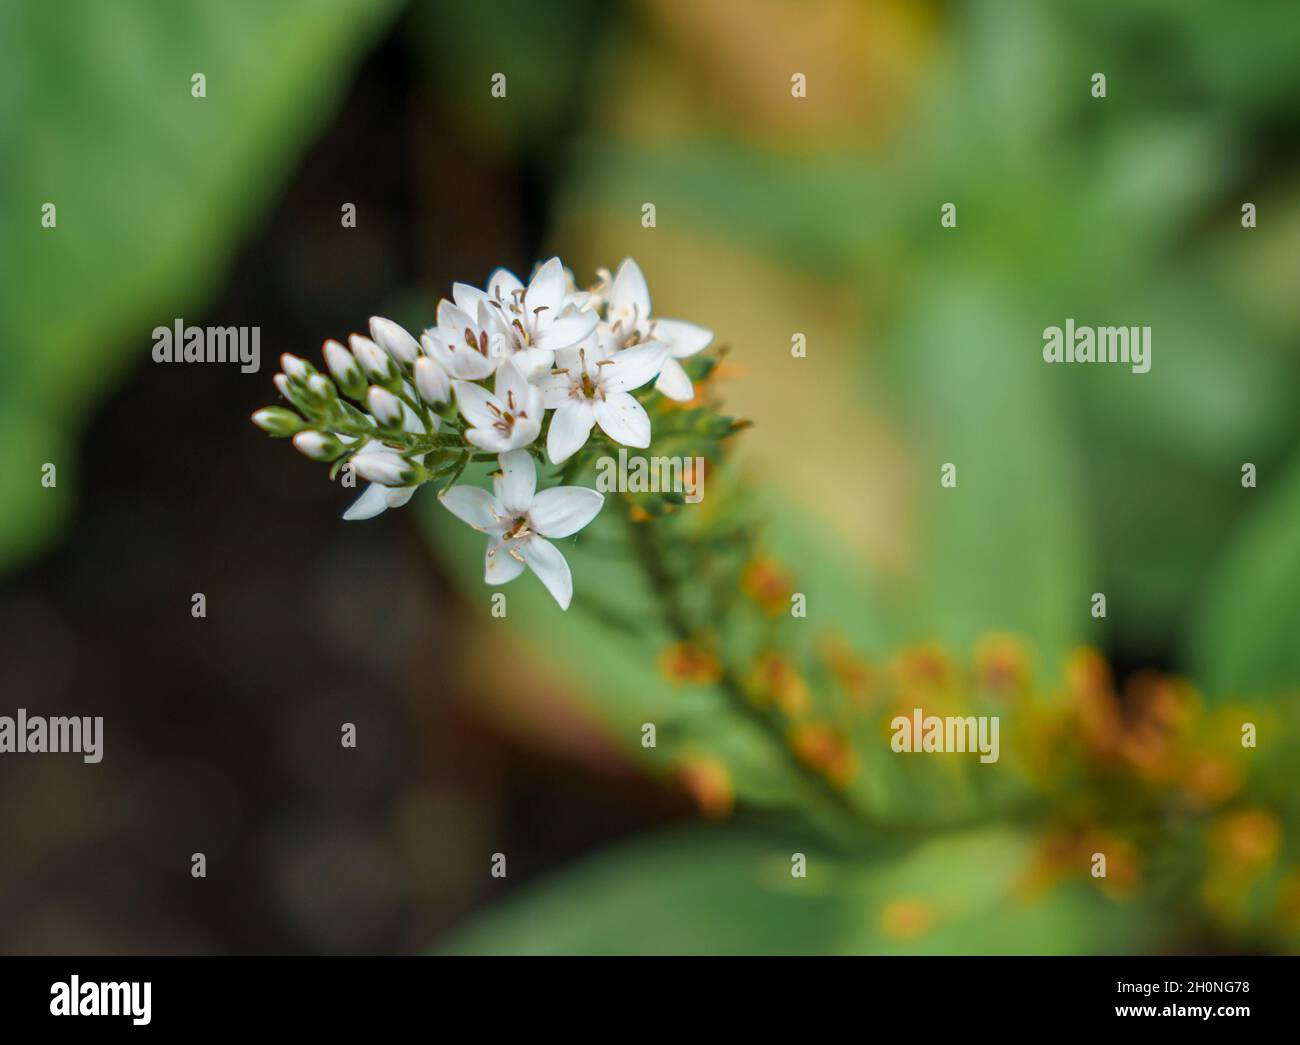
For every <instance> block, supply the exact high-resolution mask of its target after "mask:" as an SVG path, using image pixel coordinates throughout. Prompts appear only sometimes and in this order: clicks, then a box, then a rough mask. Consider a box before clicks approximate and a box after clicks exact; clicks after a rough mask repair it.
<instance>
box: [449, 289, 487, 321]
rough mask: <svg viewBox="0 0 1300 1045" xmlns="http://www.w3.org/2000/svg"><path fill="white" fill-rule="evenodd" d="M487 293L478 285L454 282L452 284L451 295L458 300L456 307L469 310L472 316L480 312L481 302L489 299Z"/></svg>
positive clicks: (454, 299)
mask: <svg viewBox="0 0 1300 1045" xmlns="http://www.w3.org/2000/svg"><path fill="white" fill-rule="evenodd" d="M487 296H488V295H487V293H486V292H485V291H482V290H479V289H478V287H471V286H470V285H469V284H468V283H453V284H452V285H451V297H452V300H453V301H455V302H456V307H457V308H459V309H463V310H464V311H465V312H468V313H469V314H470V315H471V316H472V315H475V314H476V313H477V312H478V307H479V304H480V303H481V302H483V301H486V300H487Z"/></svg>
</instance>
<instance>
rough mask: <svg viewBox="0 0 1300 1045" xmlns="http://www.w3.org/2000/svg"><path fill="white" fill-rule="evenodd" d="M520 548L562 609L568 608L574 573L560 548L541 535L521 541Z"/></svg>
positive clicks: (571, 596)
mask: <svg viewBox="0 0 1300 1045" xmlns="http://www.w3.org/2000/svg"><path fill="white" fill-rule="evenodd" d="M519 550H520V552H521V553H522V554H523V557H524V562H526V563H528V568H529V569H530V570H532V571H533V572H534V573H535V574H537V577H538V579H539V580H540V581H541V582H542V583H543V584H544V585H546V590H547V591H549V592H550V593H551V595H553V596H554V597H555V601H556V602H558V603H559V604H560V609H562V610H567V609H568V608H569V603H570V602H571V601H573V575H572V574H570V573H569V564H568V563H567V562H565V561H564V556H563V555H562V554H561V553H560V549H559V548H557V547H555V545H553V544H552V543H551V542H550V541H547V540H544V539H543V538H541V537H530V538H529V539H528V540H526V541H523V542H521V546H520V548H519Z"/></svg>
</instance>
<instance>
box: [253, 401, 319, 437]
mask: <svg viewBox="0 0 1300 1045" xmlns="http://www.w3.org/2000/svg"><path fill="white" fill-rule="evenodd" d="M305 423H306V422H305V421H303V419H302V418H301V417H299V416H298V415H297V414H295V413H294V412H293V411H292V410H286V409H285V408H284V407H282V406H264V407H262V409H261V410H258V411H256V412H255V413H254V414H253V424H255V425H257V427H258V428H260V429H261V430H262V431H263V432H269V433H270V434H271V435H275V436H281V437H283V436H286V435H293V434H294V433H295V432H299V431H301V430H302V427H303V425H304V424H305Z"/></svg>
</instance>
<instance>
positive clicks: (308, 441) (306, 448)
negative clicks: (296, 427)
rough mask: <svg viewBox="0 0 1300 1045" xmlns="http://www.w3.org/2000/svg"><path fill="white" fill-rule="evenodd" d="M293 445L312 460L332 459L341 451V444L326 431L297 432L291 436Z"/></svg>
mask: <svg viewBox="0 0 1300 1045" xmlns="http://www.w3.org/2000/svg"><path fill="white" fill-rule="evenodd" d="M293 445H294V446H295V447H297V449H298V452H299V453H301V454H302V455H303V456H305V457H310V458H311V459H312V460H313V461H332V460H334V458H336V457H338V455H339V454H341V453H342V452H343V444H342V443H341V442H339V441H338V439H336V438H335V437H334V436H332V435H330V434H329V433H328V432H314V431H307V432H299V433H298V434H297V435H295V436H294V437H293Z"/></svg>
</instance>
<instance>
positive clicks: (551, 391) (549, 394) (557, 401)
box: [537, 374, 573, 410]
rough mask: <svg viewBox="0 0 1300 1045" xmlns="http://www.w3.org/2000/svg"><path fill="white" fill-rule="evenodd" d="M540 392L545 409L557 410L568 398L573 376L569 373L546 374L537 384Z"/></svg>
mask: <svg viewBox="0 0 1300 1045" xmlns="http://www.w3.org/2000/svg"><path fill="white" fill-rule="evenodd" d="M537 388H538V390H539V391H540V392H541V393H542V405H543V406H544V407H545V408H546V409H547V410H558V409H559V408H560V407H561V406H563V405H564V402H565V401H566V400H567V399H568V398H569V393H570V392H571V391H572V389H573V377H572V375H570V374H547V375H546V376H545V377H543V378H541V380H540V381H539V382H538V384H537Z"/></svg>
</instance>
